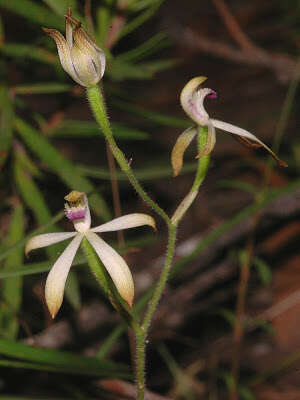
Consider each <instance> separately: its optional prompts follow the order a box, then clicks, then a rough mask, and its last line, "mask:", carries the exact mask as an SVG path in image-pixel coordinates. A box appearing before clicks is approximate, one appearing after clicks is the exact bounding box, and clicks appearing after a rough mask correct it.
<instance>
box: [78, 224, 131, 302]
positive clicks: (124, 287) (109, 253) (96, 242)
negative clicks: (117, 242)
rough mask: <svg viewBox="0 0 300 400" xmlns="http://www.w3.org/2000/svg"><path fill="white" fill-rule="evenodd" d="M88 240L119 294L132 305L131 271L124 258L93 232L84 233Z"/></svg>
mask: <svg viewBox="0 0 300 400" xmlns="http://www.w3.org/2000/svg"><path fill="white" fill-rule="evenodd" d="M85 236H86V238H87V239H88V241H89V242H90V243H91V245H92V246H93V247H94V249H95V251H96V253H97V254H98V256H99V258H100V260H101V261H102V263H103V265H104V266H105V268H106V269H107V272H108V273H109V275H110V277H111V279H112V280H113V282H114V284H115V286H116V288H117V289H118V292H119V293H120V296H121V297H122V298H123V299H124V300H125V301H126V302H127V303H128V304H129V305H130V307H131V306H132V303H133V297H134V284H133V279H132V275H131V272H130V270H129V268H128V265H127V264H126V262H125V260H124V259H123V258H122V257H121V256H120V255H119V254H118V253H117V252H116V251H115V250H114V249H113V248H112V247H111V246H109V245H108V244H107V243H105V242H104V241H103V240H102V239H101V238H100V237H99V236H97V235H96V233H94V232H91V231H89V232H87V233H86V234H85Z"/></svg>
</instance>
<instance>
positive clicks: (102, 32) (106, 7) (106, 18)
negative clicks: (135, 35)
mask: <svg viewBox="0 0 300 400" xmlns="http://www.w3.org/2000/svg"><path fill="white" fill-rule="evenodd" d="M113 3H114V0H103V1H101V4H100V6H99V7H98V8H97V11H96V21H97V31H96V38H97V43H98V44H99V46H100V47H104V44H105V41H106V38H107V34H108V32H109V28H110V23H111V19H112V16H113V14H112V8H113Z"/></svg>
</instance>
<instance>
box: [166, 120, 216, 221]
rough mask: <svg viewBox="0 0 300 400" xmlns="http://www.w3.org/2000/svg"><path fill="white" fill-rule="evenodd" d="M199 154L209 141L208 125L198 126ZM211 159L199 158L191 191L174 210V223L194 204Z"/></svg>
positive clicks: (206, 157)
mask: <svg viewBox="0 0 300 400" xmlns="http://www.w3.org/2000/svg"><path fill="white" fill-rule="evenodd" d="M197 138H198V154H199V153H201V151H202V149H203V147H204V146H205V144H206V141H207V127H206V126H198V135H197ZM209 161H210V156H209V155H206V156H202V157H200V158H199V160H198V167H197V172H196V176H195V179H194V182H193V185H192V187H191V189H190V191H189V193H188V194H187V195H186V196H185V198H184V199H183V200H182V202H181V203H180V204H179V206H178V207H177V209H176V211H175V212H174V214H173V216H172V218H171V221H172V223H173V224H174V225H176V226H177V225H178V223H179V221H180V220H181V219H182V217H183V216H184V214H185V213H186V211H187V210H188V209H189V208H190V206H191V205H192V203H193V201H194V200H195V198H196V196H197V194H198V191H199V187H200V186H201V184H202V182H203V180H204V178H205V176H206V173H207V170H208V167H209Z"/></svg>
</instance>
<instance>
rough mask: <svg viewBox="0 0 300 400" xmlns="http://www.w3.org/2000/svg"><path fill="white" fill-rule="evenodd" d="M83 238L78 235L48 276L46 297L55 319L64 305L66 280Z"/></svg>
mask: <svg viewBox="0 0 300 400" xmlns="http://www.w3.org/2000/svg"><path fill="white" fill-rule="evenodd" d="M82 238H83V235H82V234H80V233H77V235H76V236H75V238H74V239H73V240H72V242H71V243H70V244H69V245H68V246H67V247H66V249H65V250H64V251H63V253H61V255H60V256H59V257H58V259H57V260H56V262H55V264H54V265H53V267H52V268H51V271H50V272H49V274H48V277H47V281H46V287H45V297H46V303H47V306H48V309H49V311H50V314H51V316H52V318H54V317H55V315H56V314H57V312H58V310H59V309H60V306H61V304H62V301H63V297H64V290H65V284H66V279H67V276H68V273H69V270H70V268H71V265H72V261H73V259H74V257H75V254H76V252H77V250H78V247H79V245H80V242H81V240H82Z"/></svg>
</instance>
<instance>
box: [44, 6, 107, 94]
mask: <svg viewBox="0 0 300 400" xmlns="http://www.w3.org/2000/svg"><path fill="white" fill-rule="evenodd" d="M43 31H44V32H45V33H47V34H48V35H49V36H50V37H52V39H54V40H55V43H56V46H57V50H58V55H59V58H60V62H61V65H62V67H63V69H64V70H65V71H66V72H67V73H68V74H69V75H70V76H71V77H72V78H73V79H74V81H76V82H77V83H79V84H80V85H82V86H86V87H87V86H91V85H96V84H97V83H98V82H99V80H100V79H101V78H102V76H103V74H104V70H105V54H104V52H103V51H102V50H101V49H100V47H98V46H97V44H96V43H95V41H94V40H93V39H92V38H91V36H90V35H89V34H88V33H87V32H86V31H85V30H84V29H83V28H82V26H81V23H80V22H79V21H77V20H76V19H75V18H73V17H72V13H71V10H68V13H67V15H66V38H64V36H63V35H62V34H61V33H60V32H58V31H57V30H56V29H48V28H43Z"/></svg>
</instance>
